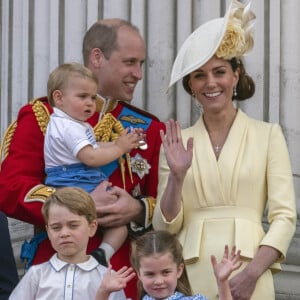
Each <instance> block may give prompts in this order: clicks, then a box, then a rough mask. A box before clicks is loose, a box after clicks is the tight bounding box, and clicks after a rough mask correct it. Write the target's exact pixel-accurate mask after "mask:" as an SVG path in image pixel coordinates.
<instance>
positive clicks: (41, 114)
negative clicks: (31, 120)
mask: <svg viewBox="0 0 300 300" xmlns="http://www.w3.org/2000/svg"><path fill="white" fill-rule="evenodd" d="M30 104H32V110H33V112H34V115H35V117H36V120H37V122H38V125H39V127H40V129H41V131H42V133H43V135H45V133H46V129H47V125H48V123H49V119H50V113H49V111H48V109H47V107H46V105H44V103H43V102H42V101H40V100H39V99H34V100H32V101H30Z"/></svg>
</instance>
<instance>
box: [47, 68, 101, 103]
mask: <svg viewBox="0 0 300 300" xmlns="http://www.w3.org/2000/svg"><path fill="white" fill-rule="evenodd" d="M76 76H78V77H82V78H85V79H90V80H92V81H94V82H95V83H96V85H97V86H98V79H97V77H96V76H95V75H94V74H93V73H92V71H91V70H89V69H88V68H86V67H85V66H84V65H82V64H79V63H66V64H61V65H59V66H58V67H57V68H56V69H54V70H53V71H52V72H51V74H50V75H49V78H48V83H47V95H48V101H49V103H50V105H51V106H55V103H54V99H53V96H52V95H53V92H54V91H55V90H62V89H63V88H65V87H66V86H67V84H68V82H69V79H70V78H71V77H76Z"/></svg>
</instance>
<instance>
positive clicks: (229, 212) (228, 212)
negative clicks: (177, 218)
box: [185, 206, 262, 224]
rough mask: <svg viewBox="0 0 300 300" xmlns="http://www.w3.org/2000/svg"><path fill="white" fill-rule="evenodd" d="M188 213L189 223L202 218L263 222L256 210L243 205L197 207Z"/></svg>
mask: <svg viewBox="0 0 300 300" xmlns="http://www.w3.org/2000/svg"><path fill="white" fill-rule="evenodd" d="M185 213H186V214H187V216H186V218H185V220H186V224H187V223H193V222H195V221H199V220H201V219H203V220H207V219H226V218H228V219H245V220H249V221H251V222H256V223H261V222H262V217H261V216H260V215H259V214H258V213H257V211H256V210H254V209H252V208H248V207H241V206H218V207H205V208H197V209H194V210H193V211H190V212H185Z"/></svg>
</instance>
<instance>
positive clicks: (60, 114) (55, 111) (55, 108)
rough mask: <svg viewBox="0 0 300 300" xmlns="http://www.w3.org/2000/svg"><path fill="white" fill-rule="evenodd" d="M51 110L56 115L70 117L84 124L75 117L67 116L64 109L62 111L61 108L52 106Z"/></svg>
mask: <svg viewBox="0 0 300 300" xmlns="http://www.w3.org/2000/svg"><path fill="white" fill-rule="evenodd" d="M53 112H54V114H55V116H57V117H60V118H66V119H70V120H72V121H74V122H78V123H83V124H86V122H82V121H79V120H76V119H74V118H72V117H71V116H69V115H68V114H66V113H65V112H64V111H62V110H61V109H59V108H57V107H53Z"/></svg>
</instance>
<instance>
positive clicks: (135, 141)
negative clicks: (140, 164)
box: [115, 128, 146, 153]
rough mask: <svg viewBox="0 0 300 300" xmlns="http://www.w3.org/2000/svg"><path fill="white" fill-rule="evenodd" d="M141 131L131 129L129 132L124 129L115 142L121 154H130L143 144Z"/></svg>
mask: <svg viewBox="0 0 300 300" xmlns="http://www.w3.org/2000/svg"><path fill="white" fill-rule="evenodd" d="M145 136H146V135H145V134H144V131H143V129H141V128H133V129H131V130H130V132H129V128H126V129H125V130H124V131H123V132H122V133H121V135H120V136H119V137H118V139H117V140H116V142H115V143H116V145H117V146H118V147H120V148H121V149H122V151H123V153H127V152H130V151H131V150H132V149H134V148H137V147H138V146H141V145H143V144H144V142H143V140H144V138H145Z"/></svg>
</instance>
